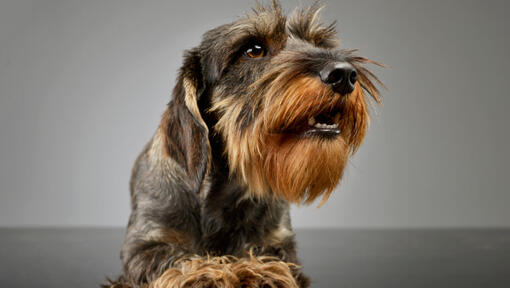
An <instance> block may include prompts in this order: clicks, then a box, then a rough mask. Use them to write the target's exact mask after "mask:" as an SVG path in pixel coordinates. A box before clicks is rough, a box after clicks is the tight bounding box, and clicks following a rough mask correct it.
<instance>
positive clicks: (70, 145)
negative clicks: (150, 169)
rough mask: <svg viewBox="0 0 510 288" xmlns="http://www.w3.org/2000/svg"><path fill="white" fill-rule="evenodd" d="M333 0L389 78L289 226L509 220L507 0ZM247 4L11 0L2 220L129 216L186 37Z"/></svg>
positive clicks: (90, 220) (0, 52) (5, 43)
mask: <svg viewBox="0 0 510 288" xmlns="http://www.w3.org/2000/svg"><path fill="white" fill-rule="evenodd" d="M324 2H325V4H326V5H327V8H326V9H325V10H324V11H323V19H324V21H325V22H329V21H332V20H334V19H337V20H338V25H337V27H338V30H339V35H340V37H341V39H342V45H343V47H347V48H360V53H361V54H363V55H364V56H367V57H369V58H372V59H375V60H379V61H381V62H384V63H386V64H388V65H389V66H390V68H388V69H375V71H376V72H377V74H378V75H379V76H380V78H381V79H382V80H383V81H384V82H385V83H386V84H387V86H388V91H386V92H384V93H383V94H384V95H383V96H384V105H383V106H382V107H379V108H378V109H377V113H376V114H377V115H374V117H373V120H372V126H371V128H370V131H369V133H368V137H367V139H366V141H365V144H364V146H363V147H362V148H361V150H360V151H359V152H358V154H357V155H356V156H355V157H354V158H353V159H352V160H351V161H350V164H349V167H348V171H347V172H346V175H345V178H344V181H343V182H342V184H341V185H340V187H339V189H338V191H336V192H335V193H334V194H333V196H332V197H331V199H330V200H329V202H327V203H326V204H325V205H324V206H322V207H321V208H320V209H317V208H316V207H315V206H316V205H312V206H309V207H299V208H297V207H295V208H293V211H292V214H293V221H294V225H295V226H298V227H311V226H315V227H317V226H321V227H322V226H324V227H381V228H388V227H451V226H456V227H465V226H479V227H489V226H509V224H510V209H508V205H509V204H510V193H509V190H510V189H509V188H508V177H509V176H510V175H509V169H508V163H509V161H510V153H509V152H508V147H510V133H509V130H510V129H509V128H508V122H509V121H508V118H507V115H506V111H507V110H508V109H509V107H510V106H509V104H510V97H509V96H510V95H509V92H508V84H509V83H508V81H509V74H510V73H509V72H508V71H509V70H508V69H509V67H510V57H509V56H508V53H509V51H510V39H509V38H510V36H509V35H510V33H509V32H508V31H509V28H510V25H509V24H510V20H509V19H508V16H507V15H508V13H509V12H510V10H509V5H510V4H507V3H506V2H505V1H438V0H434V1H403V0H402V1H396V0H395V1H375V0H373V1H369V0H346V1H332V0H330V1H324ZM305 3H307V2H305ZM253 4H254V1H251V0H249V1H231V0H230V1H226V0H222V1H195V0H188V1H183V2H171V1H136V0H124V1H117V0H115V1H114V0H107V1H104V0H91V1H69V0H65V1H64V0H61V1H59V0H38V1H26V0H7V1H5V0H1V2H0V193H1V194H0V226H124V225H125V224H126V223H127V217H128V213H129V198H128V180H129V174H130V170H131V167H132V164H133V162H134V159H135V157H136V156H137V154H138V153H139V152H140V151H141V149H142V147H143V145H144V144H145V143H146V142H147V141H148V140H149V138H150V137H151V135H152V133H153V132H154V130H155V128H156V127H157V125H158V122H159V118H160V115H161V113H162V112H163V110H164V108H165V104H166V103H167V101H168V100H169V98H170V91H171V88H172V87H173V83H174V80H173V79H174V77H175V71H176V70H177V68H178V67H179V65H180V62H181V55H182V52H183V50H184V49H187V48H191V47H193V46H194V45H196V44H198V42H199V39H200V35H201V34H202V33H203V32H204V31H206V30H207V29H210V28H212V27H214V26H217V25H220V24H223V23H225V22H229V21H232V20H235V19H236V16H237V15H241V14H243V13H244V12H247V11H249V9H250V7H251V6H253ZM296 5H298V2H296V1H284V7H285V8H286V9H287V10H290V9H291V8H293V7H295V6H296Z"/></svg>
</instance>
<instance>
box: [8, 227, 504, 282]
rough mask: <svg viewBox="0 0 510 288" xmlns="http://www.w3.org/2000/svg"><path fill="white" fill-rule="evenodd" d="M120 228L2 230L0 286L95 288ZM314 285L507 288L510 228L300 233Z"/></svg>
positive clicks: (114, 258)
mask: <svg viewBox="0 0 510 288" xmlns="http://www.w3.org/2000/svg"><path fill="white" fill-rule="evenodd" d="M123 236H124V230H123V229H117V228H115V229H106V228H55V229H42V228H41V229H5V228H4V229H0V287H98V284H99V283H101V282H102V281H103V280H104V279H105V277H106V276H109V277H115V276H116V275H118V274H119V273H120V260H119V246H120V243H121V242H122V238H123ZM297 241H298V249H299V250H298V251H299V256H300V258H301V259H302V262H303V263H302V264H303V266H304V271H305V272H306V273H307V274H308V275H309V276H310V277H311V278H312V287H349V288H351V287H353V288H354V287H359V288H369V287H374V288H375V287H377V288H384V287H434V288H438V287H448V288H452V287H462V288H469V287H483V288H490V287H510V229H481V230H480V229H479V230H458V229H457V230H356V229H345V230H319V229H318V230H303V229H301V230H299V229H298V230H297Z"/></svg>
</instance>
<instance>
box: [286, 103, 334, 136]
mask: <svg viewBox="0 0 510 288" xmlns="http://www.w3.org/2000/svg"><path fill="white" fill-rule="evenodd" d="M340 117H341V112H340V111H338V110H336V111H326V112H321V113H320V114H317V115H314V116H311V117H309V118H308V119H307V120H306V118H305V119H303V121H302V122H301V123H300V124H298V125H296V126H294V127H293V128H292V129H289V130H287V131H284V133H290V134H295V135H297V136H298V137H300V138H308V137H321V138H329V139H333V138H336V137H337V136H339V135H340V133H341V129H340V125H339V123H340Z"/></svg>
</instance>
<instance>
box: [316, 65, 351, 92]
mask: <svg viewBox="0 0 510 288" xmlns="http://www.w3.org/2000/svg"><path fill="white" fill-rule="evenodd" d="M319 74H320V76H321V80H322V82H324V83H325V84H329V85H331V87H332V88H333V90H334V91H335V92H337V93H340V94H342V95H344V94H349V93H351V92H352V91H353V90H354V84H355V83H356V80H357V79H358V73H357V72H356V69H354V67H352V65H351V64H349V63H346V62H336V63H331V64H328V65H326V67H324V69H322V70H321V72H320V73H319Z"/></svg>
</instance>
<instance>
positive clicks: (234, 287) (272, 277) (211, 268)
mask: <svg viewBox="0 0 510 288" xmlns="http://www.w3.org/2000/svg"><path fill="white" fill-rule="evenodd" d="M294 268H295V265H294V264H292V263H286V262H283V261H281V260H279V259H277V258H274V257H266V256H260V257H254V256H250V257H248V258H241V259H237V258H235V257H207V258H206V257H204V258H199V257H197V258H193V259H187V260H185V261H181V262H180V264H179V265H178V267H176V268H170V269H168V270H166V271H165V272H164V273H163V274H162V275H161V276H160V277H159V278H158V279H156V280H155V281H154V282H152V283H151V284H150V288H174V287H179V288H181V287H182V288H184V287H186V288H188V287H189V288H216V287H217V288H238V287H242V288H261V287H263V288H298V287H299V285H298V284H297V282H296V280H295V279H294V277H293V275H292V270H293V269H294Z"/></svg>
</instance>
